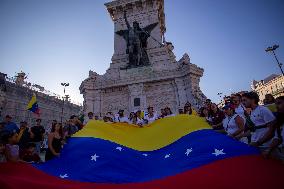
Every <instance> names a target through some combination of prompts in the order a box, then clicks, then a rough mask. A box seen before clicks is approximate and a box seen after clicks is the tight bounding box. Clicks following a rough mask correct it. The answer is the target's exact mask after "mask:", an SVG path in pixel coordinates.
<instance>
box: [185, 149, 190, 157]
mask: <svg viewBox="0 0 284 189" xmlns="http://www.w3.org/2000/svg"><path fill="white" fill-rule="evenodd" d="M191 152H192V148H190V149H186V152H185V155H186V156H188V155H189V154H190V153H191Z"/></svg>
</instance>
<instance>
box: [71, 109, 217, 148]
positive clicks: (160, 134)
mask: <svg viewBox="0 0 284 189" xmlns="http://www.w3.org/2000/svg"><path fill="white" fill-rule="evenodd" d="M210 128H211V127H210V126H209V124H208V123H207V122H206V121H205V119H204V118H201V117H198V116H196V115H177V116H174V117H168V118H163V119H159V120H156V121H155V122H153V123H151V124H149V125H147V126H144V127H143V128H140V127H138V126H135V125H130V124H127V123H105V122H102V121H95V120H94V121H89V123H88V124H87V125H86V126H85V127H84V129H83V130H81V131H79V132H77V133H76V134H75V135H73V137H95V138H100V139H104V140H109V141H112V142H115V143H117V144H120V145H123V146H127V147H129V148H132V149H135V150H139V151H152V150H157V149H160V148H163V147H165V146H167V145H169V144H171V143H173V142H175V141H176V140H178V139H180V138H181V137H183V136H185V135H187V134H189V133H191V132H193V131H197V130H202V129H210ZM86 145H87V144H86Z"/></svg>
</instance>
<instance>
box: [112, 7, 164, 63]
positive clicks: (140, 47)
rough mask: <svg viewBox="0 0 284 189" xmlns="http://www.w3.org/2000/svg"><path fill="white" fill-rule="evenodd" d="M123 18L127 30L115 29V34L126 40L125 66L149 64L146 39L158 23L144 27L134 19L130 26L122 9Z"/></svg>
mask: <svg viewBox="0 0 284 189" xmlns="http://www.w3.org/2000/svg"><path fill="white" fill-rule="evenodd" d="M124 20H125V23H126V25H127V30H120V31H117V32H116V34H118V35H120V36H122V37H123V38H124V39H125V41H126V45H127V48H126V54H128V59H129V63H128V66H127V68H132V67H138V66H144V65H148V64H149V58H148V55H147V51H146V49H147V39H148V38H149V37H150V33H151V31H152V30H153V29H154V28H155V27H156V26H157V25H158V23H154V24H150V25H148V26H146V27H145V28H140V26H139V23H138V22H136V21H134V22H133V26H132V27H131V26H130V24H129V22H128V20H127V18H126V12H125V11H124Z"/></svg>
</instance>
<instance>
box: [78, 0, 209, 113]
mask: <svg viewBox="0 0 284 189" xmlns="http://www.w3.org/2000/svg"><path fill="white" fill-rule="evenodd" d="M105 6H106V8H107V10H108V12H109V14H110V16H111V19H112V21H113V22H114V54H113V56H112V59H111V60H112V61H111V64H110V67H109V69H108V70H107V71H106V73H105V74H103V75H99V74H97V73H96V72H95V71H90V72H89V77H88V78H87V79H85V80H84V81H83V82H82V84H81V86H80V92H81V94H83V97H84V104H83V105H84V113H87V112H89V111H92V112H94V113H95V114H96V115H98V116H103V115H104V114H105V113H107V112H109V111H111V112H114V113H117V111H118V110H119V109H124V110H125V111H126V113H129V112H131V111H134V110H138V109H141V110H146V109H147V107H148V106H153V107H154V109H155V110H156V111H158V112H159V111H160V109H161V108H164V107H166V106H168V107H170V108H171V109H172V110H173V112H177V111H178V109H179V108H182V107H183V106H184V104H185V103H186V102H190V103H191V104H192V105H193V107H198V106H199V105H200V104H201V103H202V102H203V100H204V99H205V98H206V97H205V96H204V94H203V93H202V91H201V90H200V87H199V82H200V77H202V75H203V71H204V70H203V69H202V68H199V67H197V66H196V65H194V64H192V63H191V62H190V57H189V55H188V54H187V53H185V54H184V56H183V57H182V58H181V59H180V60H178V61H177V60H176V57H175V55H174V53H173V49H174V46H173V45H172V43H171V42H168V41H166V40H165V36H164V34H165V32H166V26H165V14H164V1H163V0H116V1H112V2H109V3H106V4H105Z"/></svg>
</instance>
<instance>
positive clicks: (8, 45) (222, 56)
mask: <svg viewBox="0 0 284 189" xmlns="http://www.w3.org/2000/svg"><path fill="white" fill-rule="evenodd" d="M105 2H107V0H40V1H39V0H0V71H1V72H4V73H7V74H8V75H10V76H13V75H15V72H18V71H21V70H23V71H25V72H26V73H28V74H29V80H30V81H32V82H34V83H38V84H40V85H42V86H44V87H45V88H47V89H49V90H51V91H53V92H56V93H59V94H62V93H63V92H62V91H63V89H62V87H61V86H60V83H61V82H69V83H70V87H69V88H68V89H67V93H68V94H70V95H71V98H72V99H75V100H77V101H82V99H83V98H82V96H81V95H80V93H79V89H78V88H79V86H80V84H81V82H82V81H83V80H84V79H85V78H87V76H88V72H89V70H94V71H96V72H98V73H100V74H103V73H105V70H106V69H107V68H108V67H109V64H110V61H111V56H112V54H113V36H114V34H113V23H112V21H111V19H110V17H109V15H108V13H107V11H106V8H105V7H104V3H105ZM165 14H166V27H167V33H166V40H167V41H171V42H172V43H173V44H174V46H175V50H174V52H175V54H176V56H177V59H179V58H180V57H181V56H182V55H183V53H185V52H187V53H189V55H190V56H191V61H192V63H194V64H197V65H198V66H200V67H202V68H204V69H205V72H204V76H203V77H202V79H201V83H200V85H201V88H202V90H203V91H204V93H205V95H206V96H207V97H209V98H211V99H213V100H214V101H217V100H218V96H217V93H218V92H223V93H230V91H239V90H248V89H249V87H250V82H251V81H252V80H253V79H256V80H260V79H263V78H264V77H266V76H268V75H270V74H272V73H280V71H279V69H278V67H277V65H276V63H275V60H274V59H273V57H272V56H271V55H269V54H267V53H265V51H264V49H265V48H266V47H267V46H270V45H272V44H274V43H277V44H279V45H280V48H279V49H278V50H277V54H278V56H279V59H280V61H282V62H284V1H283V0H269V1H268V0H214V1H212V0H175V1H173V0H165Z"/></svg>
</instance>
